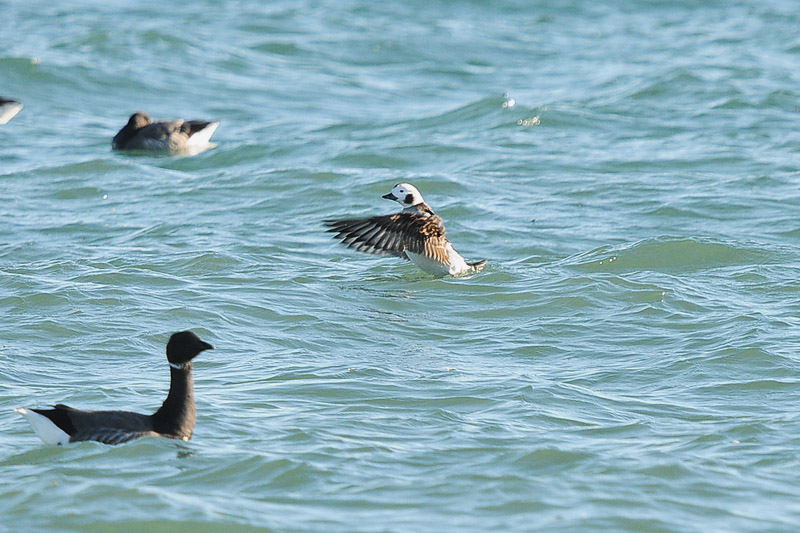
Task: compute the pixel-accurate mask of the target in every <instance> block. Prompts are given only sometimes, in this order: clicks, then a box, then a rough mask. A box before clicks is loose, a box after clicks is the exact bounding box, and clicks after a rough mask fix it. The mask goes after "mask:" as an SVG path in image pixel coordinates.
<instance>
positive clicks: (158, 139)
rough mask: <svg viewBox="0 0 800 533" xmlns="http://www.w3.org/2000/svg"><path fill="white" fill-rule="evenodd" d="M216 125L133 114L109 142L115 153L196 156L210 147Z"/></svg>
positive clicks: (208, 122) (200, 121) (216, 123)
mask: <svg viewBox="0 0 800 533" xmlns="http://www.w3.org/2000/svg"><path fill="white" fill-rule="evenodd" d="M217 126H219V122H217V121H205V120H180V119H178V120H161V121H158V122H154V121H153V119H151V118H150V116H149V115H148V114H147V113H144V112H142V111H139V112H136V113H134V114H133V115H131V118H130V119H128V123H127V124H125V127H124V128H122V129H121V130H119V133H117V134H116V135H115V136H114V139H113V140H112V141H111V146H112V147H113V148H114V149H115V150H150V151H160V152H190V153H197V152H200V151H202V150H204V149H206V148H208V146H209V141H210V140H211V136H212V135H213V134H214V131H216V129H217Z"/></svg>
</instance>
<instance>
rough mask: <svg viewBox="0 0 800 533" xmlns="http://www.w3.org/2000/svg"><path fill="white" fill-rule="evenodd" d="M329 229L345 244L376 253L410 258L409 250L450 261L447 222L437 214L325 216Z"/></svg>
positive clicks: (444, 261)
mask: <svg viewBox="0 0 800 533" xmlns="http://www.w3.org/2000/svg"><path fill="white" fill-rule="evenodd" d="M325 225H326V226H328V228H329V229H328V231H330V232H331V233H335V234H336V238H337V239H341V240H342V243H343V244H345V245H346V246H348V247H350V248H353V249H355V250H358V251H360V252H366V253H369V254H377V255H387V254H389V255H395V256H397V257H402V258H403V259H408V256H407V255H406V254H405V252H406V251H409V252H412V253H415V254H425V255H426V256H428V257H429V258H431V259H434V260H436V261H441V262H442V263H448V262H449V261H448V257H447V252H446V249H445V246H446V244H447V237H445V231H444V225H443V224H442V219H441V218H439V217H438V216H436V215H432V216H424V217H423V216H419V215H417V214H413V213H396V214H394V215H383V216H377V217H370V218H350V219H344V220H326V221H325Z"/></svg>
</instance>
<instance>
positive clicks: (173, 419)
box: [15, 331, 214, 444]
mask: <svg viewBox="0 0 800 533" xmlns="http://www.w3.org/2000/svg"><path fill="white" fill-rule="evenodd" d="M213 349H214V347H213V346H212V345H210V344H208V343H207V342H205V341H203V340H201V339H200V337H198V336H197V335H195V334H194V333H192V332H191V331H181V332H179V333H175V334H173V335H172V336H171V337H170V339H169V342H168V343H167V361H169V366H170V384H169V394H168V395H167V399H166V400H164V403H163V404H162V405H161V408H160V409H159V410H158V411H156V412H155V413H154V414H152V415H143V414H139V413H133V412H130V411H81V410H79V409H73V408H72V407H67V406H66V405H62V404H58V405H56V406H54V409H25V408H24V407H23V408H20V409H15V410H16V411H17V412H18V413H19V414H21V415H22V416H24V417H25V418H26V419H27V420H28V422H30V424H31V426H33V429H34V431H36V434H37V435H39V437H40V438H41V439H42V440H43V441H44V442H45V443H46V444H66V443H68V442H78V441H83V440H94V441H97V442H102V443H105V444H120V443H122V442H128V441H129V440H132V439H135V438H138V437H167V438H170V439H181V440H189V439H190V438H192V431H193V430H194V423H195V405H194V380H193V379H192V359H194V358H195V357H196V356H197V354H199V353H200V352H202V351H204V350H213Z"/></svg>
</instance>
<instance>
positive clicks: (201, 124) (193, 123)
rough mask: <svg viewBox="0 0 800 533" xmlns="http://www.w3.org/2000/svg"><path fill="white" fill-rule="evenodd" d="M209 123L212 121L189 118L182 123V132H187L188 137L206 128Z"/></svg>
mask: <svg viewBox="0 0 800 533" xmlns="http://www.w3.org/2000/svg"><path fill="white" fill-rule="evenodd" d="M209 124H211V122H208V121H205V120H187V121H185V122H184V123H183V124H181V133H184V134H186V136H187V137H191V136H192V135H194V134H195V133H197V132H198V131H202V130H204V129H206V128H207V127H208V125H209Z"/></svg>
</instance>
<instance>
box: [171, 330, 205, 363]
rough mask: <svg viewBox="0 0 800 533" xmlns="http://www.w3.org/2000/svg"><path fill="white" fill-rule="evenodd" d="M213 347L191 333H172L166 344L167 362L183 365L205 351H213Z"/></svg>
mask: <svg viewBox="0 0 800 533" xmlns="http://www.w3.org/2000/svg"><path fill="white" fill-rule="evenodd" d="M213 349H214V347H213V346H212V345H210V344H209V343H207V342H205V341H204V340H202V339H200V337H198V336H197V335H195V334H194V333H192V332H191V331H179V332H178V333H173V334H172V336H171V337H170V338H169V342H168V343H167V361H169V362H170V363H172V364H174V365H185V364H186V363H188V362H189V361H191V360H192V359H194V358H195V357H197V354H199V353H200V352H202V351H205V350H213Z"/></svg>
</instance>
